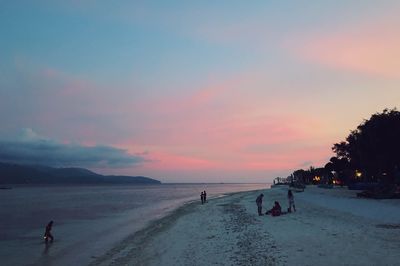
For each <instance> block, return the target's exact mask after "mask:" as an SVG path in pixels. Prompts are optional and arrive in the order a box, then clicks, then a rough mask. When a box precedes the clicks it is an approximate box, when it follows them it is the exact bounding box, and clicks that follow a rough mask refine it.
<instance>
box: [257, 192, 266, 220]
mask: <svg viewBox="0 0 400 266" xmlns="http://www.w3.org/2000/svg"><path fill="white" fill-rule="evenodd" d="M263 197H264V194H260V195H259V196H258V197H257V199H256V204H257V210H258V215H259V216H261V215H263V214H262V201H263Z"/></svg>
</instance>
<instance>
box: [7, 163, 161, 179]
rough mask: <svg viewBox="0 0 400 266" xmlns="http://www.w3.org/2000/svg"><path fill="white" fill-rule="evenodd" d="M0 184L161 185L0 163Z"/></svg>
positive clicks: (80, 171) (78, 170)
mask: <svg viewBox="0 0 400 266" xmlns="http://www.w3.org/2000/svg"><path fill="white" fill-rule="evenodd" d="M0 184H161V182H160V181H158V180H155V179H152V178H149V177H144V176H120V175H118V176H117V175H107V176H105V175H100V174H97V173H94V172H92V171H90V170H88V169H85V168H75V167H70V168H54V167H49V166H38V165H20V164H12V163H3V162H0Z"/></svg>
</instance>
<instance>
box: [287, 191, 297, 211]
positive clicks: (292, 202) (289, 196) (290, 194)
mask: <svg viewBox="0 0 400 266" xmlns="http://www.w3.org/2000/svg"><path fill="white" fill-rule="evenodd" d="M288 200H289V208H288V212H292V206H293V210H294V211H296V206H295V205H294V196H293V193H292V191H291V190H290V189H289V190H288Z"/></svg>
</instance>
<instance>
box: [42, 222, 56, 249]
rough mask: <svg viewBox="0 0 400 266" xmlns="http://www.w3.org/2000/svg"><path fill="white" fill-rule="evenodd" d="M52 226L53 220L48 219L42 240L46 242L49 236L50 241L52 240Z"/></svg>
mask: <svg viewBox="0 0 400 266" xmlns="http://www.w3.org/2000/svg"><path fill="white" fill-rule="evenodd" d="M52 227H53V221H50V222H49V223H48V224H47V226H46V231H45V232H44V241H45V242H46V244H47V242H48V241H49V238H50V241H51V242H53V240H54V237H53V235H52V234H51V228H52Z"/></svg>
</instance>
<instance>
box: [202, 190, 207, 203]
mask: <svg viewBox="0 0 400 266" xmlns="http://www.w3.org/2000/svg"><path fill="white" fill-rule="evenodd" d="M203 194H204V203H207V193H206V191H205V190H204V192H203Z"/></svg>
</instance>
